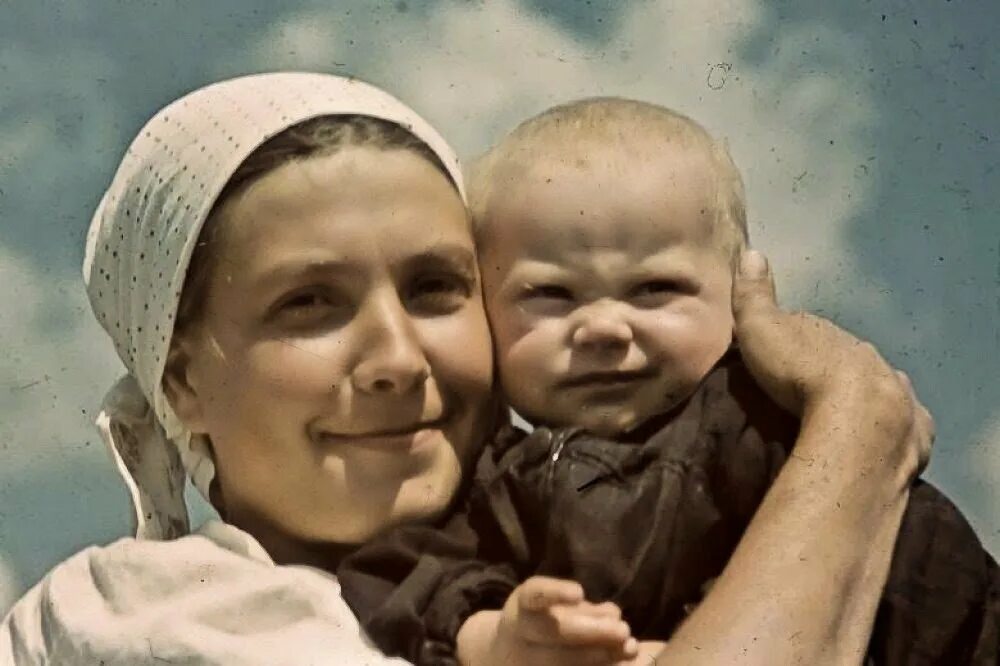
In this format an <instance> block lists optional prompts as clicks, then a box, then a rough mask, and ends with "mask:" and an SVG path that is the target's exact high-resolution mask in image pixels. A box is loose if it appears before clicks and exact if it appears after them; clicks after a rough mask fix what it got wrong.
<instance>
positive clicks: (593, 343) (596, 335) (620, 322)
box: [573, 307, 633, 349]
mask: <svg viewBox="0 0 1000 666" xmlns="http://www.w3.org/2000/svg"><path fill="white" fill-rule="evenodd" d="M632 339H633V335H632V327H631V326H629V324H628V322H627V321H626V320H625V318H624V317H622V316H621V314H620V313H618V312H616V311H615V309H614V308H613V307H598V308H594V309H591V310H589V311H587V312H584V313H582V316H581V317H580V320H579V321H578V322H577V324H576V328H575V329H574V330H573V346H574V347H578V348H598V349H607V348H618V347H627V346H628V344H629V343H630V342H632Z"/></svg>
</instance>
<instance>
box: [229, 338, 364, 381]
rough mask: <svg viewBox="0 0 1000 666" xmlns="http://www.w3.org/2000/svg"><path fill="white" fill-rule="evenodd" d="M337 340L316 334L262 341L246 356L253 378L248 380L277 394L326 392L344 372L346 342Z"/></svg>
mask: <svg viewBox="0 0 1000 666" xmlns="http://www.w3.org/2000/svg"><path fill="white" fill-rule="evenodd" d="M339 342H340V341H339V340H335V339H331V338H329V337H318V338H311V339H297V340H268V341H267V342H265V343H261V344H260V345H258V347H257V349H255V350H254V352H253V354H252V355H251V358H250V359H249V360H250V363H249V364H248V367H249V368H251V369H252V371H253V374H254V377H248V378H247V380H248V383H251V384H256V383H259V384H261V385H263V387H265V388H266V389H267V390H270V391H274V392H276V393H277V394H302V395H307V394H314V393H324V394H327V395H329V393H330V391H331V390H332V389H333V388H334V387H335V386H336V385H337V384H338V383H339V381H340V380H341V378H342V377H343V376H344V374H345V372H344V368H345V359H344V358H343V355H344V348H345V345H343V344H339ZM248 388H249V387H248Z"/></svg>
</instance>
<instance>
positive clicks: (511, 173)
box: [468, 97, 747, 257]
mask: <svg viewBox="0 0 1000 666" xmlns="http://www.w3.org/2000/svg"><path fill="white" fill-rule="evenodd" d="M628 139H633V140H632V141H630V142H629V143H630V145H631V146H636V145H647V146H650V147H651V148H653V149H656V146H657V145H658V140H662V141H664V142H672V143H674V144H675V145H676V144H679V145H680V146H681V147H682V148H695V149H701V150H703V151H704V152H705V155H706V157H707V158H708V160H709V164H710V165H711V169H712V175H713V178H714V182H715V187H714V190H715V216H714V229H713V232H714V233H715V234H716V237H717V239H718V240H719V242H720V243H722V244H723V245H724V247H725V249H726V250H727V251H728V252H730V253H731V255H732V256H733V257H735V256H736V255H737V254H738V252H739V250H740V249H742V248H743V247H745V246H746V244H747V219H746V194H745V190H744V187H743V179H742V177H741V176H740V172H739V170H738V169H737V168H736V165H735V163H734V162H733V159H732V157H731V156H730V155H729V150H728V148H727V146H726V145H725V143H722V142H719V141H716V140H715V139H713V138H712V136H711V135H710V134H709V133H708V131H707V130H705V128H704V127H702V126H701V125H700V124H698V123H697V122H695V121H694V120H692V119H691V118H689V117H688V116H685V115H683V114H681V113H678V112H677V111H674V110H672V109H668V108H666V107H663V106H659V105H656V104H651V103H648V102H641V101H638V100H632V99H624V98H620V97H595V98H589V99H581V100H577V101H573V102H569V103H567V104H561V105H559V106H554V107H552V108H550V109H548V110H547V111H543V112H542V113H540V114H538V115H536V116H534V117H532V118H529V119H528V120H525V121H524V122H522V123H521V124H520V125H518V126H517V127H516V128H514V130H513V131H512V132H511V133H510V134H508V135H507V136H506V137H504V138H503V139H502V140H501V141H500V142H499V143H497V144H496V145H495V146H493V147H492V148H491V149H490V150H489V151H487V152H486V153H485V154H484V155H483V156H481V157H480V158H479V159H477V160H475V161H474V162H473V163H472V166H471V168H470V169H469V174H468V193H469V207H470V210H471V211H472V218H473V221H474V223H475V225H476V228H477V230H481V229H482V228H484V227H485V226H486V225H487V224H488V222H489V206H490V203H491V200H492V197H493V195H494V194H495V192H496V191H497V189H498V185H497V184H498V183H499V182H501V181H502V180H504V179H506V178H510V177H518V176H520V175H522V174H524V173H526V172H527V169H528V168H529V167H530V165H531V164H532V163H534V162H536V161H537V160H544V159H551V156H552V154H553V149H554V148H555V149H556V150H558V148H559V147H566V146H579V144H581V143H584V142H586V143H589V144H591V145H593V144H595V143H596V144H598V145H601V146H608V145H615V144H621V143H623V142H624V141H626V140H628ZM634 139H641V141H639V142H636V141H634Z"/></svg>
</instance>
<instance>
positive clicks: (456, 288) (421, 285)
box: [406, 273, 473, 315]
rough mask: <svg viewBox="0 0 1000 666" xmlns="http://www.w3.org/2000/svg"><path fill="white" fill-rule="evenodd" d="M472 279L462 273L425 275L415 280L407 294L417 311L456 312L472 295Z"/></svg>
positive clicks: (426, 312)
mask: <svg viewBox="0 0 1000 666" xmlns="http://www.w3.org/2000/svg"><path fill="white" fill-rule="evenodd" d="M472 289H473V285H472V283H471V281H470V280H469V279H468V278H466V277H464V276H461V275H450V274H444V273H442V274H433V275H423V276H419V277H417V278H416V279H415V280H413V283H412V284H411V285H410V288H409V290H408V292H407V294H406V299H407V302H408V303H409V304H410V307H411V308H413V309H414V310H415V311H416V312H418V313H421V314H428V315H437V314H448V313H451V312H454V311H455V310H457V309H458V308H460V307H461V306H462V304H463V303H465V301H466V300H467V299H468V298H469V296H471V295H472Z"/></svg>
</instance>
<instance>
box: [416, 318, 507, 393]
mask: <svg viewBox="0 0 1000 666" xmlns="http://www.w3.org/2000/svg"><path fill="white" fill-rule="evenodd" d="M420 329H421V336H422V338H423V340H424V341H425V342H424V343H425V345H426V348H427V354H428V357H429V358H428V360H429V361H430V362H431V363H432V365H434V366H436V367H435V368H433V371H434V372H435V373H438V374H440V373H442V372H446V373H447V376H448V377H450V378H452V379H453V380H457V381H460V382H461V383H462V384H464V385H466V386H467V387H471V386H478V387H482V388H483V389H486V388H488V387H490V386H491V385H492V383H493V339H492V336H491V334H490V329H489V326H488V324H487V321H486V315H485V313H484V312H483V311H482V308H478V309H476V308H471V307H470V308H467V309H465V310H463V311H460V312H458V313H456V314H454V315H452V316H449V317H436V318H429V319H425V320H423V321H421V322H420ZM438 379H439V380H441V379H444V378H442V377H439V378H438Z"/></svg>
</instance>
